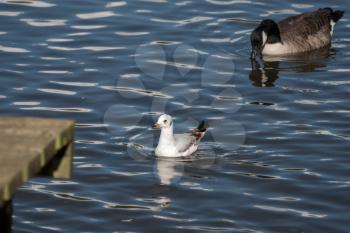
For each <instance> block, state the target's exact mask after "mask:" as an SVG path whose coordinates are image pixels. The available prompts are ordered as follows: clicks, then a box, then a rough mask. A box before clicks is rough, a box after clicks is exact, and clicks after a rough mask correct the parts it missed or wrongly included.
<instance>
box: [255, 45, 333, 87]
mask: <svg viewBox="0 0 350 233" xmlns="http://www.w3.org/2000/svg"><path fill="white" fill-rule="evenodd" d="M332 54H334V50H332V49H331V48H330V47H329V46H328V47H324V48H321V49H317V50H314V51H311V52H308V53H302V54H297V55H290V56H283V57H282V56H281V57H280V56H264V57H263V58H262V60H261V63H262V65H260V63H259V62H258V61H257V60H256V59H252V60H251V72H250V74H249V79H250V80H251V81H253V85H254V86H257V87H274V83H275V81H276V80H277V79H278V78H279V76H278V73H279V71H286V72H294V73H298V72H313V71H315V70H316V69H318V68H321V67H325V66H326V65H325V64H324V62H325V61H326V60H327V58H329V56H330V55H332ZM281 63H282V64H283V65H284V66H283V67H281Z"/></svg>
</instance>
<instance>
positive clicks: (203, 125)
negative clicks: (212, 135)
mask: <svg viewBox="0 0 350 233" xmlns="http://www.w3.org/2000/svg"><path fill="white" fill-rule="evenodd" d="M208 127H209V124H208V122H206V121H202V122H201V123H200V124H199V125H198V127H197V129H198V131H200V132H205V131H207V129H208Z"/></svg>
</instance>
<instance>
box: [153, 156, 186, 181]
mask: <svg viewBox="0 0 350 233" xmlns="http://www.w3.org/2000/svg"><path fill="white" fill-rule="evenodd" d="M155 171H156V175H157V176H158V178H159V181H160V183H161V184H163V185H170V184H172V183H174V182H177V181H179V180H180V179H181V177H182V175H183V173H184V163H183V161H181V160H180V161H179V160H177V159H175V158H157V159H156V165H155Z"/></svg>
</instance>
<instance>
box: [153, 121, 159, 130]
mask: <svg viewBox="0 0 350 233" xmlns="http://www.w3.org/2000/svg"><path fill="white" fill-rule="evenodd" d="M152 128H153V129H160V124H158V123H157V122H156V123H154V124H153V127H152Z"/></svg>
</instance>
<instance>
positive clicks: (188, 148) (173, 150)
mask: <svg viewBox="0 0 350 233" xmlns="http://www.w3.org/2000/svg"><path fill="white" fill-rule="evenodd" d="M153 127H154V128H159V129H161V133H160V138H159V142H158V145H157V148H156V150H155V153H156V156H161V157H183V156H189V155H191V154H193V153H194V152H195V151H196V150H197V148H198V142H199V141H200V140H201V139H202V138H203V136H204V134H205V132H206V131H207V129H208V124H207V123H206V122H205V121H202V122H201V123H200V124H199V126H198V127H197V128H196V129H193V130H192V131H191V132H190V133H185V134H173V127H174V121H173V119H172V117H171V116H169V115H167V114H163V115H161V116H160V117H159V118H158V121H157V122H156V123H155V124H154V125H153Z"/></svg>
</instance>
